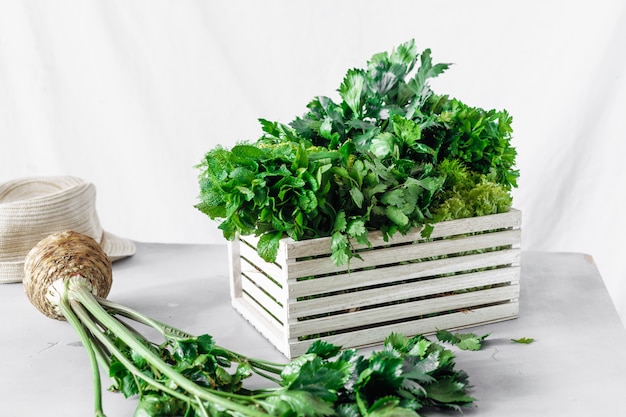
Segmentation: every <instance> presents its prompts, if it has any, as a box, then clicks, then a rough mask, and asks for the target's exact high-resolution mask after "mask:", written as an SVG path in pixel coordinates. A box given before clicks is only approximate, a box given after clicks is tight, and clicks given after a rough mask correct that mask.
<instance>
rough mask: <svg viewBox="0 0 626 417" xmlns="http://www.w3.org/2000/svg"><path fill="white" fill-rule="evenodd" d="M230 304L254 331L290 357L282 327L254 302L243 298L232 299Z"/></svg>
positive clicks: (288, 346) (288, 345)
mask: <svg viewBox="0 0 626 417" xmlns="http://www.w3.org/2000/svg"><path fill="white" fill-rule="evenodd" d="M231 304H232V306H233V308H234V309H235V310H237V312H239V314H241V315H242V316H243V317H244V318H245V319H246V320H247V321H248V322H249V323H250V324H251V325H252V326H254V328H255V329H257V330H258V332H259V333H261V334H262V335H263V336H264V337H265V338H266V339H267V340H269V341H270V342H271V343H272V344H273V345H274V346H276V348H277V349H278V350H279V351H280V352H281V353H283V354H284V355H285V356H287V357H291V356H290V355H291V348H290V344H289V342H288V339H287V337H286V333H285V331H284V329H283V327H282V325H281V324H280V323H278V322H276V320H275V319H274V318H273V317H272V316H270V315H269V314H267V312H264V311H262V310H259V306H258V305H256V303H255V302H254V300H251V299H249V298H247V297H245V296H242V297H238V298H233V299H232V300H231Z"/></svg>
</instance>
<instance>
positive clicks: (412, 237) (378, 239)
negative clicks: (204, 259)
mask: <svg viewBox="0 0 626 417" xmlns="http://www.w3.org/2000/svg"><path fill="white" fill-rule="evenodd" d="M521 223H522V213H521V211H519V210H517V209H513V208H512V209H510V210H509V211H508V212H506V213H499V214H491V215H487V216H480V217H471V218H467V219H457V220H449V221H445V222H439V223H435V224H434V229H433V231H432V233H431V235H430V237H429V238H430V239H437V238H442V237H447V236H456V235H461V234H467V233H477V232H484V231H486V230H497V229H504V228H519V227H520V226H521ZM421 232H422V229H421V228H419V229H417V230H414V231H412V232H409V233H407V234H406V235H401V234H399V233H396V234H395V235H394V236H393V237H392V238H391V239H389V240H388V241H385V240H384V239H383V234H382V233H381V232H379V231H372V232H370V233H369V235H368V237H369V241H370V243H371V244H372V247H380V246H386V245H390V244H401V243H408V242H416V241H423V240H424V238H423V237H422V235H421ZM281 243H283V244H284V249H283V250H284V251H285V252H286V253H285V254H284V257H285V258H288V259H295V258H302V257H308V256H319V255H325V254H328V253H330V237H325V238H318V239H309V240H300V241H295V240H293V239H291V238H283V239H281ZM354 247H355V248H356V249H363V248H366V247H367V245H360V244H357V243H354Z"/></svg>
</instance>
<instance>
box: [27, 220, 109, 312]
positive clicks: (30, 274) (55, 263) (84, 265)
mask: <svg viewBox="0 0 626 417" xmlns="http://www.w3.org/2000/svg"><path fill="white" fill-rule="evenodd" d="M72 277H82V279H83V280H84V282H85V284H86V285H87V287H88V288H89V289H90V290H91V292H92V293H93V294H94V295H95V296H97V297H101V298H106V296H107V295H108V294H109V291H110V290H111V285H112V283H113V274H112V265H111V260H110V259H109V258H108V256H107V255H106V253H104V251H103V250H102V247H101V246H100V244H98V242H96V241H95V240H94V239H92V238H90V237H89V236H86V235H83V234H80V233H76V232H73V231H63V232H59V233H55V234H52V235H50V236H48V237H46V238H45V239H43V240H41V241H40V242H39V243H38V244H37V245H35V247H33V248H32V249H31V250H30V252H29V253H28V255H27V256H26V260H25V264H24V280H23V284H24V292H25V293H26V296H27V297H28V299H29V300H30V302H31V304H33V305H34V306H35V308H37V310H39V311H40V312H41V313H43V314H44V315H46V316H47V317H50V318H53V319H57V320H65V317H64V316H63V315H62V314H61V312H60V310H59V306H58V298H59V291H58V288H59V287H58V286H59V285H64V284H65V283H66V282H67V281H68V280H69V279H70V278H72Z"/></svg>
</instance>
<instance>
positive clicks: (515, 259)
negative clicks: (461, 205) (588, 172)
mask: <svg viewBox="0 0 626 417" xmlns="http://www.w3.org/2000/svg"><path fill="white" fill-rule="evenodd" d="M521 222H522V215H521V212H520V211H519V210H516V209H511V210H510V211H509V212H507V213H502V214H495V215H488V216H481V217H473V218H468V219H460V220H452V221H446V222H440V223H436V224H435V225H434V230H433V232H432V234H431V236H430V238H429V239H427V240H425V239H423V238H422V237H421V234H420V231H419V230H416V231H415V232H412V233H409V234H407V235H404V236H402V235H400V234H397V235H396V236H394V238H393V239H390V240H389V241H387V242H385V241H384V240H383V238H382V234H381V233H379V232H370V241H371V242H372V244H373V246H372V248H367V247H366V246H363V245H361V246H357V247H358V248H359V249H362V251H360V252H359V253H360V255H361V257H362V258H363V260H360V259H356V258H353V259H352V261H351V263H350V267H349V268H348V267H347V266H345V265H344V266H341V267H337V266H335V265H334V264H333V263H332V261H331V260H330V240H329V239H330V238H319V239H312V240H304V241H294V240H292V239H289V238H284V239H282V240H281V242H280V248H279V253H278V257H277V259H276V262H275V263H268V262H266V261H264V260H262V259H261V258H260V257H259V256H258V254H257V253H256V250H255V242H256V240H257V239H256V238H254V237H249V236H244V237H240V238H239V239H238V240H235V241H233V242H231V244H230V258H231V259H230V261H231V281H230V285H231V302H232V305H233V307H234V308H235V309H236V310H237V311H239V313H240V314H242V315H243V316H244V317H245V318H246V319H247V320H248V321H249V322H250V323H251V324H252V325H253V326H255V327H256V328H257V330H258V331H259V332H261V333H262V334H263V335H264V336H265V337H266V338H267V339H269V340H270V342H271V343H273V344H274V345H275V346H276V348H277V349H278V350H279V351H281V352H282V353H283V354H284V355H285V356H287V357H288V358H294V357H297V356H299V355H302V354H303V353H305V352H306V349H307V348H308V346H309V345H310V344H311V343H312V342H313V341H314V340H316V339H319V338H322V339H324V340H326V341H328V342H332V343H335V344H337V345H341V346H343V347H344V348H350V347H363V346H368V345H373V344H378V343H381V342H382V341H383V340H384V339H385V337H387V336H388V335H389V334H390V333H391V332H400V333H403V334H405V335H407V336H413V335H415V334H428V333H432V332H435V331H436V330H438V329H448V330H452V329H461V328H465V327H470V326H474V325H479V324H485V323H490V322H496V321H502V320H507V319H512V318H515V317H517V314H518V311H519V303H518V296H519V291H520V286H519V278H520V255H521V248H520V243H521Z"/></svg>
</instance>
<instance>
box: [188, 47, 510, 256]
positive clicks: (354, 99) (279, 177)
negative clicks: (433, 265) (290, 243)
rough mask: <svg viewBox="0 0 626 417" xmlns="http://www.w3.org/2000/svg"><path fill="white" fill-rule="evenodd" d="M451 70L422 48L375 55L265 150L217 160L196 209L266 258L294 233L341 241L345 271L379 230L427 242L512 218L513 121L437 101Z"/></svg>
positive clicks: (215, 153) (267, 137)
mask: <svg viewBox="0 0 626 417" xmlns="http://www.w3.org/2000/svg"><path fill="white" fill-rule="evenodd" d="M448 68H449V64H442V63H439V64H433V62H432V58H431V52H430V50H429V49H426V50H424V51H423V52H421V53H419V52H418V50H417V47H416V45H415V42H414V41H413V40H411V41H409V42H406V43H404V44H402V45H399V46H398V47H397V48H395V49H393V50H392V51H391V52H390V53H387V52H382V53H378V54H375V55H374V56H372V58H371V59H370V60H369V61H368V63H367V66H366V68H363V69H351V70H349V71H348V72H347V73H346V75H345V77H344V79H343V82H342V83H341V85H340V87H339V89H338V93H339V96H340V98H341V100H340V101H339V102H338V103H337V102H335V101H333V100H332V99H331V98H329V97H325V96H320V97H316V98H314V99H313V100H312V101H311V102H310V103H309V104H308V106H307V109H308V111H307V112H306V113H305V114H303V115H302V116H300V117H296V118H295V119H294V120H293V121H292V122H291V123H289V124H283V123H279V122H272V121H268V120H264V119H260V122H261V127H262V131H263V134H262V136H261V137H260V138H259V139H257V140H256V141H254V142H245V141H242V142H241V143H239V144H237V145H236V146H234V147H232V148H231V149H226V148H224V147H223V146H216V147H215V148H214V149H212V150H210V151H209V152H207V153H206V155H205V157H204V159H203V160H202V161H201V163H200V164H198V168H199V169H200V171H201V173H200V176H199V185H200V202H199V203H198V204H196V207H197V208H198V209H199V210H200V211H202V212H203V213H205V214H206V215H207V216H208V217H210V218H211V219H214V220H219V221H220V224H219V228H220V229H221V231H222V233H223V235H224V237H225V238H226V239H228V240H232V239H234V238H235V236H236V235H237V234H241V235H252V234H254V235H256V236H259V237H260V239H259V243H258V247H257V250H258V252H259V255H260V256H261V257H263V259H265V260H267V261H273V260H274V259H275V257H276V253H277V250H278V242H279V240H280V239H281V238H283V237H285V236H289V237H291V238H293V239H294V240H303V239H313V238H318V237H327V236H331V250H332V259H333V261H334V262H335V264H338V265H340V264H344V263H347V262H348V261H349V260H350V258H352V257H353V256H358V255H356V254H355V253H354V252H353V250H352V247H351V242H353V241H355V242H358V243H362V244H368V243H369V241H368V232H369V231H371V230H380V231H382V233H383V236H384V237H385V238H389V237H390V236H392V235H393V234H395V233H402V234H404V233H407V232H408V231H410V230H411V229H414V228H417V227H423V226H427V227H424V229H423V230H424V234H425V236H427V233H428V231H429V230H432V227H430V226H432V224H434V223H436V222H438V221H442V220H450V219H456V218H462V217H473V216H480V215H485V214H495V213H500V212H505V211H507V210H508V209H509V208H510V206H511V202H512V197H511V190H512V188H514V187H516V186H517V182H516V181H517V177H518V175H519V172H518V171H517V170H516V169H515V158H516V150H515V148H514V147H513V146H512V145H511V134H512V127H511V123H512V118H511V116H510V115H509V114H508V113H507V112H506V111H505V110H501V111H496V110H484V109H481V108H477V107H471V106H468V105H466V104H464V103H462V102H461V101H459V100H457V99H453V98H450V97H449V96H447V95H438V94H435V93H434V92H433V91H432V90H431V88H430V87H429V85H428V80H429V79H431V78H434V77H437V76H438V75H440V74H441V73H443V72H444V71H445V70H447V69H448Z"/></svg>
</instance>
